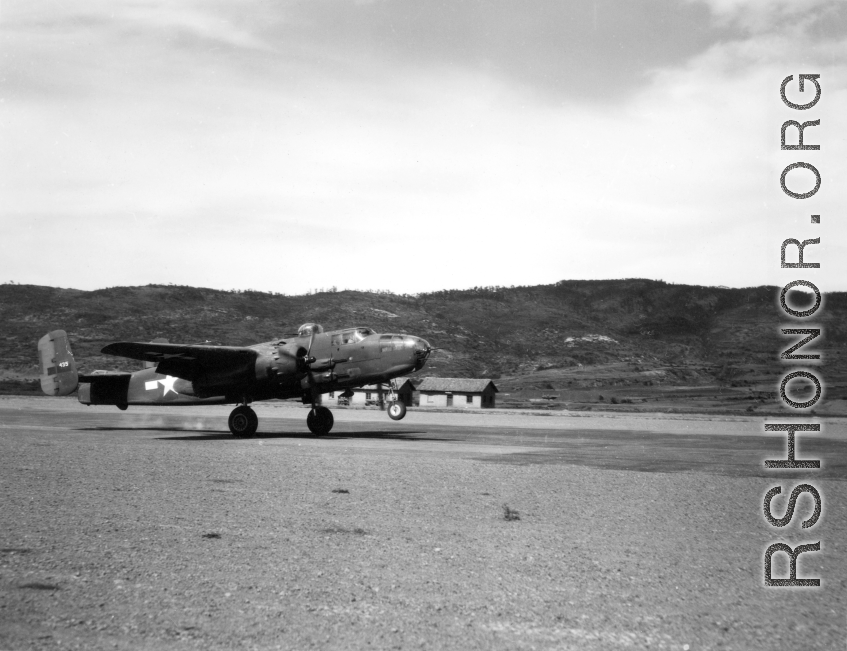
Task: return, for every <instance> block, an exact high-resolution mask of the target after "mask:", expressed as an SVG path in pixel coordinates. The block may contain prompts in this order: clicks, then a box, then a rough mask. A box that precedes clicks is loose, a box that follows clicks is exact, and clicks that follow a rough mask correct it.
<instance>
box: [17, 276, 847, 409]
mask: <svg viewBox="0 0 847 651" xmlns="http://www.w3.org/2000/svg"><path fill="white" fill-rule="evenodd" d="M778 291H779V290H778V289H777V288H775V287H755V288H745V289H729V288H715V287H699V286H690V285H673V284H668V283H664V282H661V281H651V280H641V279H626V280H608V281H561V282H559V283H556V284H552V285H540V286H533V287H508V288H507V287H485V288H475V289H470V290H449V291H441V292H432V293H428V294H420V295H414V296H411V295H397V294H391V293H382V292H381V293H374V292H362V291H342V292H322V293H317V294H312V295H300V296H286V295H281V294H272V293H264V292H256V291H243V292H232V291H229V292H228V291H220V290H213V289H204V288H195V287H183V286H174V285H167V286H162V285H148V286H145V287H112V288H108V289H101V290H96V291H81V290H74V289H60V288H53V287H41V286H32V285H11V284H6V285H0V325H1V326H2V331H3V335H2V337H0V381H3V380H4V381H5V382H6V386H7V387H8V386H9V385H8V383H9V382H15V381H20V380H23V379H32V378H35V377H37V373H38V369H37V360H36V353H35V350H36V342H37V340H38V338H39V337H40V336H41V335H43V334H44V333H45V332H47V331H48V330H51V329H55V328H63V329H65V330H67V331H68V333H69V335H70V336H71V340H72V342H73V346H74V352H75V354H76V356H77V359H78V360H79V362H80V366H81V368H82V369H83V370H85V371H91V370H94V369H98V368H103V369H130V370H131V369H134V368H136V367H137V364H136V363H135V362H131V361H128V360H122V359H118V358H114V357H108V356H104V355H101V354H100V352H99V351H100V349H101V348H102V347H103V346H105V345H106V344H108V343H110V342H113V341H118V340H130V341H149V340H151V339H154V338H156V337H166V338H168V339H169V340H170V341H172V342H180V343H192V342H202V341H209V340H210V341H213V342H217V343H223V344H231V345H244V344H251V343H256V342H259V341H267V340H270V339H273V338H275V337H279V336H281V335H283V334H286V333H290V332H293V331H296V329H297V327H298V326H299V325H300V324H301V323H305V322H308V321H314V322H317V323H321V324H323V325H324V327H325V328H327V329H331V328H340V327H348V326H352V325H368V326H370V327H373V328H375V329H376V330H377V331H379V332H408V333H413V334H416V335H419V336H422V337H424V338H425V339H427V340H428V341H429V342H430V343H431V344H432V345H434V346H436V347H438V350H437V351H436V352H435V353H434V354H433V357H432V358H431V361H430V363H429V364H428V365H427V367H426V368H424V370H423V371H421V373H420V375H423V376H425V375H438V376H444V377H471V376H476V377H490V378H493V379H495V380H497V385H498V387H499V388H500V391H501V396H500V398H499V400H498V403H499V404H500V405H504V404H506V405H508V404H514V405H522V404H541V403H543V404H545V405H547V404H553V405H560V406H561V405H565V404H566V405H568V406H569V407H570V408H587V407H590V406H592V405H594V406H595V407H596V406H600V405H605V406H607V407H608V405H609V404H610V403H612V402H613V401H614V402H616V403H618V404H624V405H638V404H643V403H644V401H645V400H646V401H650V402H656V401H657V399H658V402H659V404H658V405H651V406H652V407H654V408H655V407H665V406H667V404H671V405H672V406H673V405H676V406H678V407H686V406H687V407H691V408H697V409H698V410H702V409H711V408H717V407H720V408H721V409H731V410H735V409H736V408H744V410H748V408H749V407H752V408H754V409H759V410H761V409H767V408H772V407H777V406H778V405H777V403H776V394H775V392H776V389H777V383H778V381H779V378H780V377H781V376H782V375H784V373H785V370H784V369H785V366H784V365H783V364H782V363H780V361H779V359H778V355H779V352H781V351H782V350H784V349H785V348H787V347H788V346H789V345H790V344H791V343H792V342H793V341H794V339H795V338H794V337H784V336H783V335H782V334H781V333H780V331H779V328H780V327H808V326H809V325H815V326H820V327H823V328H824V335H825V336H824V337H822V338H819V339H818V340H816V341H815V344H816V345H813V346H810V348H813V349H814V350H817V351H820V352H822V353H823V355H824V363H825V366H824V368H823V369H822V376H823V377H824V378H825V381H826V387H827V394H826V399H825V400H824V401H821V406H822V408H825V409H826V410H827V411H826V413H835V412H832V410H833V409H843V408H844V405H843V402H844V401H843V396H844V395H847V377H845V376H847V370H845V366H847V365H845V364H844V363H843V362H844V358H843V355H844V352H845V344H847V326H846V325H845V316H847V294H845V293H833V294H828V295H826V296H825V303H824V306H823V307H822V309H821V310H820V311H819V312H818V314H817V315H816V316H815V318H814V319H813V320H812V323H811V324H805V323H803V324H800V323H798V322H797V320H789V318H788V317H787V316H786V315H785V314H784V313H783V311H782V310H781V309H780V308H779V306H778ZM807 297H808V295H806V294H803V293H800V292H797V293H794V294H793V295H792V296H791V297H790V300H791V302H792V304H793V305H795V306H799V305H803V301H807ZM807 302H808V301H807ZM818 342H820V344H818ZM505 394H508V395H505ZM543 396H547V397H546V398H545V397H543ZM551 396H556V397H555V398H551ZM601 396H602V399H601ZM698 400H699V401H700V404H698ZM839 400H840V401H841V404H839V403H838V401H839ZM733 401H735V402H733ZM736 403H737V404H736ZM630 408H631V407H630Z"/></svg>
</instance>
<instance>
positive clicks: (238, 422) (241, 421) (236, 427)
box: [229, 405, 259, 439]
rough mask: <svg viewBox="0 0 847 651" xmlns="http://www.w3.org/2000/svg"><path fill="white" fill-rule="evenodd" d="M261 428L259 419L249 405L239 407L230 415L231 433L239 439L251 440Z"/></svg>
mask: <svg viewBox="0 0 847 651" xmlns="http://www.w3.org/2000/svg"><path fill="white" fill-rule="evenodd" d="M258 428H259V417H258V416H257V415H256V412H255V411H253V410H252V409H250V407H248V406H247V405H239V406H238V407H236V408H235V409H233V410H232V413H231V414H230V415H229V431H230V432H232V435H233V436H234V437H235V438H237V439H249V438H250V437H251V436H253V434H255V433H256V430H257V429H258Z"/></svg>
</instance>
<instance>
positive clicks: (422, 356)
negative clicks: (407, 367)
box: [414, 337, 432, 371]
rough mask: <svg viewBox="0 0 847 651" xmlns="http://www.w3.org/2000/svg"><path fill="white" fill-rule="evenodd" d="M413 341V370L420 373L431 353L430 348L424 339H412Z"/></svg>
mask: <svg viewBox="0 0 847 651" xmlns="http://www.w3.org/2000/svg"><path fill="white" fill-rule="evenodd" d="M414 340H415V359H416V361H415V370H416V371H420V370H421V369H422V368H423V367H424V364H426V360H427V358H428V357H429V354H430V353H431V352H432V346H430V345H429V342H427V341H426V340H425V339H421V338H420V337H414Z"/></svg>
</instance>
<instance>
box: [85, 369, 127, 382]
mask: <svg viewBox="0 0 847 651" xmlns="http://www.w3.org/2000/svg"><path fill="white" fill-rule="evenodd" d="M130 377H132V373H126V372H123V371H94V372H93V373H91V374H89V375H80V376H79V383H80V384H103V383H106V382H114V381H115V378H130Z"/></svg>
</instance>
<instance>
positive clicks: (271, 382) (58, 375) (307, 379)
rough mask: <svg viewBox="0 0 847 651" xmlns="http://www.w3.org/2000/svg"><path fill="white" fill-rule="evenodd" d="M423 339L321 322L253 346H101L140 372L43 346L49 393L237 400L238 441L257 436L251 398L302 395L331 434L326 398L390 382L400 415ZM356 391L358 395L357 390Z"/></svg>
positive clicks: (423, 356) (63, 343)
mask: <svg viewBox="0 0 847 651" xmlns="http://www.w3.org/2000/svg"><path fill="white" fill-rule="evenodd" d="M432 350H433V349H432V348H431V347H430V345H429V344H428V343H427V342H426V341H425V340H423V339H421V338H420V337H414V336H412V335H406V334H378V333H376V332H374V331H373V330H372V329H370V328H347V329H343V330H332V331H330V332H324V330H323V328H322V327H321V326H320V325H318V324H316V323H306V324H304V325H302V326H300V328H299V330H298V331H297V333H296V334H292V335H288V336H284V337H282V338H281V339H277V340H274V341H268V342H265V343H260V344H255V345H253V346H246V347H242V346H218V345H209V344H172V343H167V342H166V341H165V340H156V341H152V342H118V343H114V344H109V345H108V346H106V347H105V348H103V350H102V352H103V353H105V354H107V355H117V356H120V357H127V358H129V359H135V360H140V361H142V362H144V366H145V368H143V369H142V370H139V371H135V372H132V373H130V372H117V371H94V372H93V373H90V374H80V373H79V372H78V370H77V365H76V361H75V360H74V356H73V353H72V352H71V347H70V342H69V340H68V335H67V333H66V332H65V331H64V330H54V331H52V332H50V333H48V334H46V335H44V336H43V337H42V338H41V339H40V340H39V342H38V351H39V359H40V362H41V389H42V391H43V392H44V393H45V394H47V395H49V396H66V395H69V394H71V393H73V392H74V391H78V398H79V401H80V402H81V403H82V404H85V405H115V406H117V407H118V409H126V408H127V407H129V406H130V405H174V406H179V405H198V404H206V405H220V404H235V405H236V407H235V409H233V411H232V413H231V414H230V416H229V429H230V431H231V432H232V434H233V435H234V436H236V437H239V438H246V437H250V436H252V435H253V434H255V432H256V430H257V428H258V425H259V418H258V416H256V412H255V411H253V409H252V408H251V407H250V405H251V403H252V402H255V401H260V400H270V399H273V398H299V399H301V400H302V402H303V404H311V407H312V408H311V410H310V411H309V414H308V416H307V418H306V423H307V425H308V427H309V430H310V431H311V432H312V433H313V434H315V435H318V436H320V435H323V434H328V433H329V431H330V430H331V429H332V425H333V422H334V419H333V416H332V412H331V411H330V410H329V409H327V408H326V407H323V406H321V405H320V404H319V403H320V399H319V396H320V395H321V394H324V393H328V392H331V391H342V392H344V393H342V394H341V395H344V394H345V393H347V392H348V391H349V390H350V389H351V388H353V387H359V386H364V385H366V384H373V383H389V387H390V388H389V401H388V415H389V417H390V418H392V419H393V420H400V419H402V418H403V417H404V416H405V415H406V405H405V404H403V402H401V401H400V400H398V399H397V396H396V394H395V392H394V389H393V385H392V384H390V381H391V380H392V379H393V378H396V377H400V376H402V375H406V374H408V373H411V372H413V371H418V370H420V369H421V368H423V366H424V364H425V363H426V360H427V358H428V357H429V355H430V353H431V352H432ZM347 395H351V394H350V393H348V394H347Z"/></svg>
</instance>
